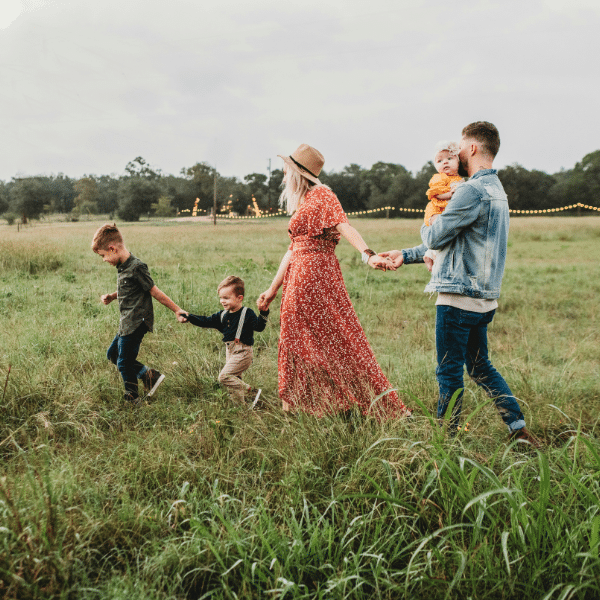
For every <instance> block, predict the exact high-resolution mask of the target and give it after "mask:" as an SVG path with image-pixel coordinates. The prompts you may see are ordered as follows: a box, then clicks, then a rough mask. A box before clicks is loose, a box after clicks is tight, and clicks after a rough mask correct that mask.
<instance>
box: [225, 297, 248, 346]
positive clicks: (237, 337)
mask: <svg viewBox="0 0 600 600" xmlns="http://www.w3.org/2000/svg"><path fill="white" fill-rule="evenodd" d="M247 310H248V308H247V307H245V306H244V307H243V308H242V314H241V315H240V322H239V323H238V328H237V331H236V332H235V343H236V344H239V343H240V336H241V335H242V328H243V327H244V322H245V321H246V311H247ZM228 312H229V311H227V310H224V311H223V312H222V313H221V323H222V322H223V319H224V318H225V315H226V314H227V313H228Z"/></svg>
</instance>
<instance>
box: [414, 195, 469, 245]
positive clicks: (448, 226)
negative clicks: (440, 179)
mask: <svg viewBox="0 0 600 600" xmlns="http://www.w3.org/2000/svg"><path fill="white" fill-rule="evenodd" d="M480 208H481V196H480V195H479V193H478V192H477V190H476V189H475V188H474V187H473V186H471V185H468V183H467V184H463V185H461V186H460V187H459V188H458V189H457V190H456V193H455V194H454V196H452V200H451V201H450V202H449V203H448V206H447V207H446V210H445V211H444V212H443V213H442V214H441V215H440V216H439V217H438V218H437V219H436V220H435V221H434V222H433V223H432V224H431V225H429V226H428V225H423V226H422V227H421V239H422V240H423V243H424V244H425V245H426V246H427V247H428V248H431V249H432V250H441V249H442V248H443V247H444V246H446V245H447V244H448V243H449V242H451V241H452V240H453V239H454V238H455V237H456V236H457V235H459V234H460V232H461V231H462V230H463V229H466V228H467V227H469V225H471V223H473V222H474V221H475V220H476V219H477V216H478V215H479V211H480Z"/></svg>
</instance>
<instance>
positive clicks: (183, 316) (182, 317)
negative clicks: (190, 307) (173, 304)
mask: <svg viewBox="0 0 600 600" xmlns="http://www.w3.org/2000/svg"><path fill="white" fill-rule="evenodd" d="M175 316H176V317H177V320H178V321H179V322H180V323H187V322H188V320H187V318H188V317H189V314H188V313H187V312H186V311H185V310H183V309H182V308H180V309H179V310H176V311H175Z"/></svg>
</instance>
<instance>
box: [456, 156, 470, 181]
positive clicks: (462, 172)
mask: <svg viewBox="0 0 600 600" xmlns="http://www.w3.org/2000/svg"><path fill="white" fill-rule="evenodd" d="M458 174H459V175H460V176H461V177H468V176H469V171H468V170H467V165H465V163H464V162H463V161H462V160H460V158H459V159H458Z"/></svg>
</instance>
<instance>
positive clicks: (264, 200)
mask: <svg viewBox="0 0 600 600" xmlns="http://www.w3.org/2000/svg"><path fill="white" fill-rule="evenodd" d="M244 181H245V182H246V186H247V188H248V192H249V193H250V199H251V198H252V196H254V198H256V202H257V203H258V206H259V207H260V208H261V210H268V208H269V204H270V203H269V199H270V198H269V185H268V177H267V176H266V175H263V174H262V173H251V174H250V175H246V176H245V177H244Z"/></svg>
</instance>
